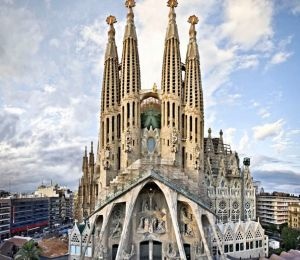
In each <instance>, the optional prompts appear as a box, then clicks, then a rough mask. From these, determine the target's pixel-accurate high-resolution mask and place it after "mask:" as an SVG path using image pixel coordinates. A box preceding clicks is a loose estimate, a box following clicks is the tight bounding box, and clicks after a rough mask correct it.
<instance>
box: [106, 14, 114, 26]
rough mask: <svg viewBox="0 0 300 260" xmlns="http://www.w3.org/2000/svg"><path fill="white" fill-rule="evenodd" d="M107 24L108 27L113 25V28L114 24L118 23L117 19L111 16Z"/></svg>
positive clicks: (107, 19)
mask: <svg viewBox="0 0 300 260" xmlns="http://www.w3.org/2000/svg"><path fill="white" fill-rule="evenodd" d="M106 22H107V24H108V25H111V26H113V25H114V23H116V22H117V19H116V17H115V16H113V15H110V16H108V17H107V18H106Z"/></svg>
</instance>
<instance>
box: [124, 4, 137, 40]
mask: <svg viewBox="0 0 300 260" xmlns="http://www.w3.org/2000/svg"><path fill="white" fill-rule="evenodd" d="M125 6H126V7H127V8H128V13H127V25H126V28H125V39H127V38H134V39H136V32H135V26H134V14H133V10H132V8H133V7H135V0H126V1H125Z"/></svg>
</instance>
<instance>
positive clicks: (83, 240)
mask: <svg viewBox="0 0 300 260" xmlns="http://www.w3.org/2000/svg"><path fill="white" fill-rule="evenodd" d="M125 5H126V7H127V9H128V13H127V23H126V27H125V33H124V40H123V51H122V57H121V62H120V61H119V58H118V52H117V47H116V43H115V28H114V23H115V22H116V18H115V17H114V16H109V17H108V18H107V20H106V21H107V23H108V25H109V30H108V42H107V46H106V53H105V61H104V75H103V84H102V95H101V112H100V133H99V140H98V145H97V149H96V150H97V151H96V152H95V154H94V149H93V144H91V149H90V152H89V154H88V152H87V148H86V150H85V154H84V157H83V164H82V172H83V176H82V178H81V180H80V183H79V190H78V199H77V209H76V212H77V216H76V218H77V219H78V222H76V223H75V225H74V228H73V229H72V230H70V232H69V244H70V247H69V248H70V259H213V258H218V259H226V257H227V256H228V255H231V256H234V257H249V256H252V257H258V256H263V255H265V253H266V252H265V248H264V244H265V240H266V237H265V235H264V230H263V229H261V226H260V224H259V223H258V222H255V221H254V220H255V190H254V187H253V183H252V178H251V175H250V171H249V166H250V159H248V158H245V159H244V161H243V167H242V168H241V167H240V161H239V157H238V154H237V153H236V152H233V151H231V149H230V146H229V145H227V144H225V143H224V142H223V133H222V131H220V134H219V137H217V138H214V137H212V136H211V129H209V131H208V137H204V107H203V106H204V105H203V92H202V83H201V72H200V57H199V51H198V45H197V40H196V34H197V32H196V24H197V23H198V18H197V17H196V16H195V15H192V16H190V17H189V19H188V22H189V23H190V30H189V38H190V40H189V43H188V46H187V53H186V57H185V62H183V61H182V60H181V54H180V48H179V34H178V28H177V24H176V13H175V8H176V7H177V1H176V0H169V1H168V7H169V9H170V11H169V22H168V25H167V32H166V37H165V45H164V55H163V62H162V81H161V88H160V89H158V87H157V85H156V84H154V85H153V87H152V89H150V90H146V89H141V72H140V64H139V52H138V41H137V34H136V30H135V25H134V13H133V7H134V6H135V1H134V0H127V1H126V2H125ZM249 230H250V231H249ZM247 232H248V233H249V232H251V236H250V235H248V233H247ZM229 233H230V235H228V234H229ZM237 244H238V246H237ZM250 245H252V247H250Z"/></svg>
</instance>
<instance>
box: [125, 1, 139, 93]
mask: <svg viewBox="0 0 300 260" xmlns="http://www.w3.org/2000/svg"><path fill="white" fill-rule="evenodd" d="M125 6H126V7H127V8H128V13H127V23H126V27H125V33H124V39H123V53H122V72H121V96H122V98H124V97H125V96H126V94H127V95H128V94H129V95H130V94H137V93H139V90H140V89H141V82H140V61H139V54H138V47H137V36H136V30H135V25H134V14H133V7H134V6H135V1H134V0H127V1H126V2H125Z"/></svg>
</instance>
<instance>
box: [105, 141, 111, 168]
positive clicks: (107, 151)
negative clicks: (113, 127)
mask: <svg viewBox="0 0 300 260" xmlns="http://www.w3.org/2000/svg"><path fill="white" fill-rule="evenodd" d="M110 164H111V163H110V148H109V146H106V148H105V152H104V160H103V166H104V170H109V168H110Z"/></svg>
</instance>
